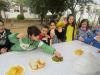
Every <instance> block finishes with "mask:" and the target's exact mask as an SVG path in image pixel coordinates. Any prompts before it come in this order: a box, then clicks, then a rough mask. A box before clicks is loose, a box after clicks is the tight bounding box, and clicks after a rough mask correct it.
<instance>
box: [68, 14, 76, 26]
mask: <svg viewBox="0 0 100 75" xmlns="http://www.w3.org/2000/svg"><path fill="white" fill-rule="evenodd" d="M71 16H73V17H74V15H73V14H69V15H68V17H67V22H68V20H69V18H70V17H71ZM67 25H69V23H67ZM75 25H76V24H75V20H74V21H73V23H72V26H73V27H75Z"/></svg>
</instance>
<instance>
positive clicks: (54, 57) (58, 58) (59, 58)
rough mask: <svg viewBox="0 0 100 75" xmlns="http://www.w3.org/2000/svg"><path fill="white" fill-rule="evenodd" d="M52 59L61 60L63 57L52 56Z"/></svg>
mask: <svg viewBox="0 0 100 75" xmlns="http://www.w3.org/2000/svg"><path fill="white" fill-rule="evenodd" d="M52 60H53V61H55V62H62V61H63V57H57V56H53V57H52Z"/></svg>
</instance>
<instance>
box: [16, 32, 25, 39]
mask: <svg viewBox="0 0 100 75" xmlns="http://www.w3.org/2000/svg"><path fill="white" fill-rule="evenodd" d="M24 37H25V33H19V34H18V35H17V38H18V39H22V38H24Z"/></svg>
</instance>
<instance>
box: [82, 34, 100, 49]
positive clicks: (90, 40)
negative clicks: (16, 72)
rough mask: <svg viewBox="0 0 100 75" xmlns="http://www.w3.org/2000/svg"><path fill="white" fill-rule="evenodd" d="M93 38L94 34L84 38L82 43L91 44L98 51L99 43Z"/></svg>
mask: <svg viewBox="0 0 100 75" xmlns="http://www.w3.org/2000/svg"><path fill="white" fill-rule="evenodd" d="M95 36H96V34H94V35H92V36H91V37H90V38H84V42H85V43H87V44H91V43H92V46H94V47H96V48H99V49H100V42H98V41H96V40H95V39H94V37H95Z"/></svg>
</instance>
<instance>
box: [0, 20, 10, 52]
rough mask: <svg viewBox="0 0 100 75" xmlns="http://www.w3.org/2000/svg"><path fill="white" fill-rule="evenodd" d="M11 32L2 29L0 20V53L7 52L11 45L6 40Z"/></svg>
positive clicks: (2, 25) (2, 24)
mask: <svg viewBox="0 0 100 75" xmlns="http://www.w3.org/2000/svg"><path fill="white" fill-rule="evenodd" d="M10 34H11V32H10V30H9V29H6V28H5V27H4V22H3V21H2V20H0V53H5V52H7V51H8V50H9V48H10V46H11V44H10V42H9V39H8V35H10Z"/></svg>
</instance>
